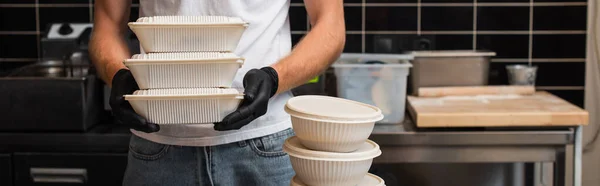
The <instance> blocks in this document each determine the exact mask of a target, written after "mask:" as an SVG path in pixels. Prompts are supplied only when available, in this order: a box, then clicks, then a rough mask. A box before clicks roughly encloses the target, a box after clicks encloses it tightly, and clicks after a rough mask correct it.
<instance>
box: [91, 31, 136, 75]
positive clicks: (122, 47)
mask: <svg viewBox="0 0 600 186" xmlns="http://www.w3.org/2000/svg"><path fill="white" fill-rule="evenodd" d="M90 57H91V59H92V61H93V62H94V65H95V66H96V69H97V72H98V75H99V76H100V78H102V80H104V82H105V83H106V84H108V85H110V84H111V82H112V77H113V76H114V75H115V73H117V71H119V70H120V69H123V68H127V67H125V65H124V64H123V60H125V59H127V58H129V57H130V53H129V48H128V47H127V44H126V43H125V41H124V40H123V39H122V38H121V37H120V36H119V35H116V36H115V35H111V34H102V33H94V35H93V36H92V39H91V40H90Z"/></svg>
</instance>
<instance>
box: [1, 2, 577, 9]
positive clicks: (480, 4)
mask: <svg viewBox="0 0 600 186" xmlns="http://www.w3.org/2000/svg"><path fill="white" fill-rule="evenodd" d="M363 3H364V4H363ZM363 3H344V6H349V7H352V6H356V7H358V6H368V7H379V6H394V7H416V6H419V3H366V2H363ZM587 4H588V3H587V2H534V3H533V6H586V5H587ZM35 6H36V5H35V4H25V3H19V4H8V3H0V7H31V8H33V7H35ZM87 6H89V5H87V4H40V5H39V7H87ZM290 6H292V7H301V6H304V3H291V4H290ZM421 6H424V7H457V6H458V7H460V6H478V7H508V6H522V7H528V6H531V4H530V3H503V2H499V3H421ZM131 7H139V4H132V5H131Z"/></svg>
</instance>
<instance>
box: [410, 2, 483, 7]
mask: <svg viewBox="0 0 600 186" xmlns="http://www.w3.org/2000/svg"><path fill="white" fill-rule="evenodd" d="M474 5H475V4H473V3H421V6H425V7H463V6H464V7H472V6H474Z"/></svg>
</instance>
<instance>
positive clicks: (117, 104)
mask: <svg viewBox="0 0 600 186" xmlns="http://www.w3.org/2000/svg"><path fill="white" fill-rule="evenodd" d="M138 89H139V87H138V85H137V83H136V82H135V79H134V78H133V75H132V74H131V72H130V71H129V70H127V69H121V70H119V71H117V73H116V74H115V76H114V77H113V78H112V89H111V91H110V100H109V103H110V107H111V108H112V112H113V114H114V115H115V118H116V119H117V122H119V123H120V124H123V125H126V126H128V127H130V128H132V129H135V130H139V131H142V132H147V133H151V132H156V131H158V130H160V128H159V126H158V125H157V124H154V123H149V122H148V121H147V120H146V119H145V118H144V117H142V116H140V115H138V114H137V113H135V111H133V108H131V105H130V104H129V102H128V101H126V100H125V98H124V97H123V96H124V95H126V94H132V93H133V92H134V91H136V90H138Z"/></svg>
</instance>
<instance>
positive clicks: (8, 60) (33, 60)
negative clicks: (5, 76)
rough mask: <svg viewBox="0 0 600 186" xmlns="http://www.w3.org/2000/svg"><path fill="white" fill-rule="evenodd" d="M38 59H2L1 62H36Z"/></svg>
mask: <svg viewBox="0 0 600 186" xmlns="http://www.w3.org/2000/svg"><path fill="white" fill-rule="evenodd" d="M37 60H38V58H0V62H35V61H37Z"/></svg>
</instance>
